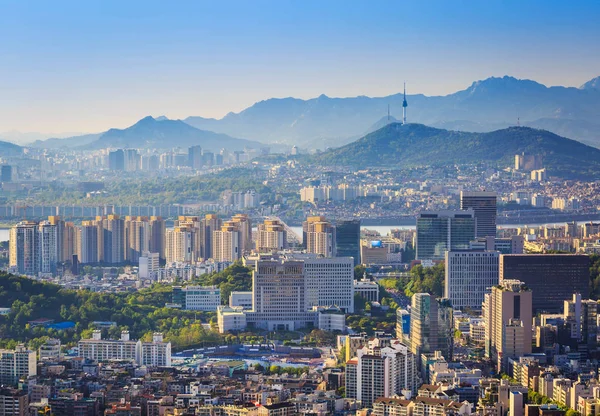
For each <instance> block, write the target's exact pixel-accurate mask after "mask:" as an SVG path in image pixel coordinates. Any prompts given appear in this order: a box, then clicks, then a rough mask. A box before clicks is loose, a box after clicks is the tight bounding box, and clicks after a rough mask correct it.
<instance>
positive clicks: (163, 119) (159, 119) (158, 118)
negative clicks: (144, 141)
mask: <svg viewBox="0 0 600 416" xmlns="http://www.w3.org/2000/svg"><path fill="white" fill-rule="evenodd" d="M154 120H156V121H165V120H169V118H168V117H167V116H158V117H156V118H155V119H154Z"/></svg>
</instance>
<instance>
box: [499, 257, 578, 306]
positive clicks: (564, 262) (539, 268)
mask: <svg viewBox="0 0 600 416" xmlns="http://www.w3.org/2000/svg"><path fill="white" fill-rule="evenodd" d="M506 279H514V280H520V281H522V282H523V283H525V284H526V285H527V287H528V288H529V289H531V290H532V292H533V311H534V312H536V313H537V312H558V311H560V310H561V309H562V307H563V305H564V301H565V300H569V299H571V297H572V295H573V293H579V294H581V297H582V299H588V298H589V297H590V258H589V257H588V256H585V255H578V254H504V255H502V256H500V282H502V281H503V280H506Z"/></svg>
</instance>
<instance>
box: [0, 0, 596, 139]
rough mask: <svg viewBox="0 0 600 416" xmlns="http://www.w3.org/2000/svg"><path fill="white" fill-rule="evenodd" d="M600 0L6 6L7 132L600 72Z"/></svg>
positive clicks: (3, 75)
mask: <svg viewBox="0 0 600 416" xmlns="http://www.w3.org/2000/svg"><path fill="white" fill-rule="evenodd" d="M599 18H600V2H598V1H595V0H594V1H564V0H562V1H554V0H543V1H493V0H480V1H476V0H469V1H457V0H440V1H433V0H427V1H417V0H415V1H402V0H393V1H377V0H372V1H358V0H345V1H334V0H320V1H310V0H294V1H284V0H273V1H251V0H245V1H244V0H242V1H225V0H213V1H210V2H209V1H206V2H205V1H200V0H195V1H161V2H158V1H149V0H144V1H134V0H119V1H110V0H102V1H93V0H74V1H60V0H56V1H47V0H40V1H18V0H0V132H2V131H7V130H11V129H17V130H20V131H42V132H61V131H82V132H83V131H85V132H96V131H102V130H105V129H107V128H109V127H126V126H128V125H131V124H133V123H134V122H135V121H136V120H138V119H140V118H142V117H144V116H146V115H153V116H158V115H162V114H164V115H166V116H168V117H169V118H184V117H186V116H189V115H201V116H205V117H218V118H220V117H222V116H223V115H225V114H226V113H227V112H229V111H234V112H238V111H240V110H242V109H244V108H245V107H247V106H249V105H252V104H253V103H254V102H256V101H260V100H263V99H267V98H270V97H288V96H293V97H300V98H311V97H315V96H318V95H320V94H322V93H324V94H327V95H329V96H339V97H345V96H355V95H370V96H382V95H388V94H392V93H396V92H398V91H400V90H401V89H402V82H403V81H404V80H406V81H407V83H408V88H409V93H424V94H427V95H444V94H448V93H452V92H455V91H457V90H460V89H464V88H466V87H468V86H469V85H470V84H471V82H472V81H474V80H478V79H484V78H487V77H489V76H492V75H494V76H501V75H505V74H509V75H513V76H516V77H518V78H530V79H535V80H536V81H539V82H542V83H544V84H547V85H568V86H579V85H581V84H582V83H584V82H585V81H587V80H589V79H591V78H593V77H595V76H598V75H600V44H599V43H598V40H599V39H600V26H599V25H598V22H599V21H600V19H599Z"/></svg>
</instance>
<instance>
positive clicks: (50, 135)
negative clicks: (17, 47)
mask: <svg viewBox="0 0 600 416" xmlns="http://www.w3.org/2000/svg"><path fill="white" fill-rule="evenodd" d="M503 78H511V79H515V80H517V81H533V82H535V83H537V84H540V85H542V86H544V87H546V88H552V87H562V88H574V89H580V88H581V86H583V84H585V83H586V82H588V81H591V80H593V79H596V78H599V79H600V75H599V76H596V77H593V78H590V79H588V80H585V81H583V82H582V83H581V84H580V85H579V86H575V85H573V86H569V85H546V84H544V83H541V82H539V81H537V80H535V79H527V78H517V77H514V76H512V75H508V74H506V75H499V76H496V75H491V76H489V77H487V78H484V79H479V80H474V81H472V82H471V83H470V84H469V85H468V86H466V87H464V88H462V89H459V90H456V91H454V92H450V93H448V94H443V95H435V94H433V95H427V94H423V93H419V92H416V93H407V94H406V96H407V97H411V96H412V97H414V96H425V97H428V98H431V97H446V96H449V95H453V94H456V93H458V92H461V91H465V90H467V89H469V88H470V87H472V86H473V84H475V83H477V82H484V81H487V80H490V79H503ZM402 93H403V92H402V91H399V92H392V93H390V94H388V95H381V96H368V95H353V96H329V95H326V94H320V95H318V96H313V97H308V98H300V97H295V96H281V97H269V98H267V99H264V100H260V101H256V102H254V103H252V104H251V105H249V106H248V107H246V108H243V109H242V110H240V111H237V112H234V111H229V112H227V113H226V114H224V115H223V116H221V117H204V116H202V115H187V116H184V117H182V118H171V117H169V116H168V115H167V113H162V114H148V115H145V116H142V117H140V118H139V119H136V120H133V121H130V122H125V125H122V126H109V127H107V128H105V129H103V130H101V131H84V132H68V131H67V132H58V133H45V132H37V131H35V132H34V131H20V130H16V129H12V130H7V131H0V141H5V142H9V143H14V144H18V145H20V146H27V145H28V144H31V143H33V142H35V141H37V140H47V139H63V138H64V139H66V138H71V137H77V136H83V135H88V134H101V133H104V132H106V131H108V130H110V129H119V130H123V129H127V128H129V127H132V126H133V125H135V124H136V123H138V122H139V121H141V120H143V119H144V118H147V117H152V118H153V119H155V120H156V119H158V118H159V117H166V119H168V120H172V121H183V122H185V119H186V118H188V117H202V118H206V119H214V120H222V119H223V118H225V117H226V116H227V115H229V114H239V113H241V112H243V111H244V110H246V109H248V108H250V107H252V106H254V105H256V104H259V103H261V102H264V101H268V100H285V99H294V100H302V101H310V100H314V99H317V98H319V97H321V96H325V97H326V98H330V99H352V98H359V97H367V98H387V97H391V96H395V95H401V94H402ZM385 117H386V116H385V115H384V116H382V118H385ZM392 117H393V116H392ZM379 120H381V119H379ZM377 121H378V120H375V121H374V123H375V122H377ZM410 124H423V123H410ZM423 125H427V124H423ZM192 127H194V126H192ZM431 127H433V126H431ZM510 127H517V126H516V125H515V126H510ZM520 127H527V126H520ZM194 128H197V127H194ZM436 128H437V127H436ZM503 129H504V128H501V129H497V130H503ZM542 130H544V129H542ZM463 131H468V130H463ZM6 133H11V134H13V135H16V136H21V137H23V139H22V140H9V139H6V138H4V137H3V136H2V135H3V134H6ZM37 136H39V137H38V138H30V139H29V140H28V139H26V138H25V137H37ZM568 138H570V137H568Z"/></svg>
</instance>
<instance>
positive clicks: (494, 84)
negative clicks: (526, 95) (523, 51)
mask: <svg viewBox="0 0 600 416" xmlns="http://www.w3.org/2000/svg"><path fill="white" fill-rule="evenodd" d="M526 88H536V89H546V88H547V87H546V86H545V85H543V84H540V83H538V82H536V81H532V80H530V79H518V78H515V77H511V76H509V75H504V76H503V77H489V78H486V79H483V80H479V81H475V82H473V84H471V86H470V87H469V88H467V91H469V92H470V93H471V94H474V93H478V92H488V91H496V90H523V89H526Z"/></svg>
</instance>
